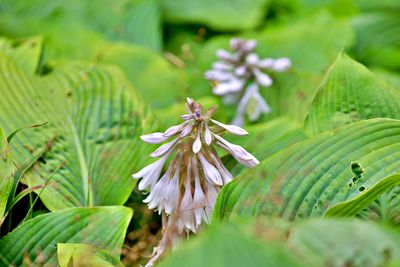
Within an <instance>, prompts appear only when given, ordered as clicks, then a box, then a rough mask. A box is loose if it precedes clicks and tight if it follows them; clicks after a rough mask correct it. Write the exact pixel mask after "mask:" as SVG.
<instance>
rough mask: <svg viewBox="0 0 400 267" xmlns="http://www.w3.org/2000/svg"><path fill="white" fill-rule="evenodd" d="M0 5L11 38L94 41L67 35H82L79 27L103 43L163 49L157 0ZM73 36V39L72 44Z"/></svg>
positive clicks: (42, 0)
mask: <svg viewBox="0 0 400 267" xmlns="http://www.w3.org/2000/svg"><path fill="white" fill-rule="evenodd" d="M0 4H1V5H0V11H1V13H3V14H6V15H3V19H4V21H5V23H6V24H4V25H7V24H8V26H12V28H11V29H7V27H4V28H5V29H2V31H3V32H6V33H7V34H10V35H11V36H16V35H18V36H24V35H29V34H32V33H34V34H36V33H45V34H48V33H50V34H51V35H54V34H55V35H57V36H59V37H60V40H58V41H67V42H81V41H85V39H86V38H91V36H90V35H89V36H82V37H83V38H82V40H77V39H76V37H77V36H74V35H69V34H68V33H69V30H72V31H78V32H79V31H80V30H79V29H73V27H77V28H82V29H87V30H90V31H94V32H97V33H99V34H100V35H102V36H104V37H102V38H103V39H111V40H124V41H130V42H136V43H138V44H142V45H144V46H146V47H148V48H150V49H153V50H156V51H159V50H160V49H161V47H162V29H161V13H160V10H159V7H158V3H157V1H155V0H146V1H144V0H140V1H126V0H103V1H102V3H101V4H99V3H98V2H96V1H73V0H67V1H54V2H51V3H49V2H48V1H46V0H33V1H29V2H27V1H23V0H22V1H21V0H16V1H14V2H13V3H11V2H8V1H1V3H0ZM21 18H23V19H21ZM17 22H18V23H19V24H18V23H17ZM72 25H73V26H72ZM71 26H72V27H71ZM70 27H71V28H70ZM65 28H66V29H67V31H66V32H65V31H63V30H64V29H65ZM56 31H58V32H59V33H56ZM71 36H74V38H72V40H71ZM86 40H87V39H86Z"/></svg>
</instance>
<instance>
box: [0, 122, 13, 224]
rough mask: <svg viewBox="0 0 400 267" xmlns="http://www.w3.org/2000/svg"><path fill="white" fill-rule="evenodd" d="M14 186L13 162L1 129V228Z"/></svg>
mask: <svg viewBox="0 0 400 267" xmlns="http://www.w3.org/2000/svg"><path fill="white" fill-rule="evenodd" d="M12 184H13V162H12V157H11V153H10V148H9V146H8V142H7V137H6V136H5V134H4V131H3V129H1V128H0V226H1V222H2V218H3V215H4V213H5V209H6V206H7V200H8V197H9V195H10V193H11V190H12Z"/></svg>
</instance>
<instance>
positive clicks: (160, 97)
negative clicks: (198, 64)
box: [99, 43, 186, 108]
mask: <svg viewBox="0 0 400 267" xmlns="http://www.w3.org/2000/svg"><path fill="white" fill-rule="evenodd" d="M99 62H101V63H107V64H116V65H118V66H120V67H121V68H122V69H123V70H124V72H125V74H126V75H127V77H128V78H129V80H130V81H131V83H132V84H133V85H134V86H135V87H136V88H138V89H139V91H140V93H141V94H142V96H143V97H144V98H145V99H146V100H147V102H148V103H149V104H150V105H152V107H154V108H165V107H168V106H170V105H172V104H175V103H176V102H177V101H178V100H183V99H185V97H186V95H185V94H184V82H183V79H182V75H183V73H181V72H180V71H178V70H177V69H175V68H173V67H172V66H171V65H170V64H169V63H168V62H167V61H166V60H164V59H163V58H162V57H160V56H159V55H157V54H155V53H152V52H150V51H148V50H147V49H145V48H142V47H139V46H133V45H129V44H124V43H118V44H114V45H109V46H108V47H105V50H104V52H103V53H102V56H101V57H100V59H99Z"/></svg>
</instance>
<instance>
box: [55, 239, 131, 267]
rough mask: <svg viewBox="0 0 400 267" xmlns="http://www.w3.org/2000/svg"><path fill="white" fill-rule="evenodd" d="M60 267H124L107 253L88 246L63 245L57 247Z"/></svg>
mask: <svg viewBox="0 0 400 267" xmlns="http://www.w3.org/2000/svg"><path fill="white" fill-rule="evenodd" d="M57 255H58V264H59V266H60V267H78V266H92V267H113V266H124V265H123V264H122V263H121V262H120V261H119V260H118V259H116V258H115V257H113V256H111V255H110V254H109V253H108V252H107V251H105V250H100V249H98V248H96V247H93V246H90V245H86V244H62V243H59V244H58V246H57Z"/></svg>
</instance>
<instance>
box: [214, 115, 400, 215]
mask: <svg viewBox="0 0 400 267" xmlns="http://www.w3.org/2000/svg"><path fill="white" fill-rule="evenodd" d="M399 148H400V121H397V120H390V119H372V120H365V121H360V122H356V123H353V124H349V125H346V126H343V127H341V128H337V129H334V130H331V131H326V132H324V133H322V134H319V135H316V136H314V137H311V138H309V139H306V140H304V141H301V142H298V143H296V144H294V145H292V146H290V147H289V148H286V149H284V150H282V151H281V152H279V153H277V154H275V155H273V156H271V157H269V158H267V159H265V160H264V161H263V162H261V163H260V164H259V165H258V166H257V167H255V168H254V169H249V170H247V171H246V172H244V173H243V174H241V175H240V176H239V177H238V178H236V179H235V180H233V181H232V182H231V183H229V184H227V185H226V186H225V187H224V188H223V189H222V191H221V193H220V194H219V196H218V199H217V202H216V205H215V208H214V212H213V219H214V220H221V219H229V218H230V217H232V216H234V215H235V214H238V215H245V216H258V215H260V214H267V215H273V216H281V217H285V218H289V219H297V218H302V217H309V216H321V215H323V214H324V212H325V211H326V210H327V209H328V208H330V207H331V206H333V205H335V204H337V203H340V202H343V201H346V200H348V199H353V198H354V197H356V196H357V195H359V194H360V193H361V192H362V191H364V190H366V189H368V188H371V187H372V186H374V185H375V184H376V183H378V182H379V181H381V180H383V179H384V178H385V177H387V176H389V175H392V174H395V173H397V172H398V169H399V168H400V162H399V161H398V151H399ZM360 169H361V170H362V171H360ZM352 182H353V184H352Z"/></svg>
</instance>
